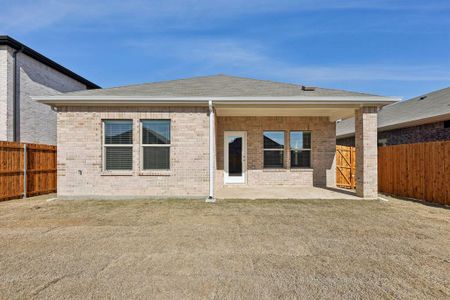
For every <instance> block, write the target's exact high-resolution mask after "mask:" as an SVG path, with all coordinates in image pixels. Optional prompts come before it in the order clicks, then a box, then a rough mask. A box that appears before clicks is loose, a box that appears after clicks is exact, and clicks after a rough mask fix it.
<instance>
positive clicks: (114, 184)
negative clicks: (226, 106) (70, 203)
mask: <svg viewBox="0 0 450 300" xmlns="http://www.w3.org/2000/svg"><path fill="white" fill-rule="evenodd" d="M104 119H131V120H133V143H134V145H133V168H134V170H133V171H131V172H119V173H117V172H116V173H115V174H121V176H116V175H112V173H108V172H103V171H102V136H103V133H102V120H104ZM141 119H170V120H171V148H170V156H171V160H170V163H171V169H170V171H161V172H157V171H154V172H146V173H142V172H141V171H140V151H141V147H140V143H139V142H140V132H139V131H140V120H141ZM80 173H81V174H80ZM208 192H209V117H208V110H207V108H195V107H190V108H189V107H186V108H182V107H164V108H150V107H147V108H144V107H141V108H138V107H135V108H133V107H116V108H111V107H109V108H108V107H83V108H81V107H78V108H77V107H67V108H60V109H59V111H58V197H61V198H63V199H64V198H66V199H73V198H83V199H89V198H100V199H102V198H112V199H113V198H119V199H125V198H126V197H133V198H139V197H143V198H149V197H155V198H171V197H184V198H189V197H194V198H206V197H207V196H208Z"/></svg>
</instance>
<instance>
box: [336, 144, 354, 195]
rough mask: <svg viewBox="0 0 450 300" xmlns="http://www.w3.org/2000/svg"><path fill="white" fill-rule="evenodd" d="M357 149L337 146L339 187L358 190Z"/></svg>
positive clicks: (337, 180)
mask: <svg viewBox="0 0 450 300" xmlns="http://www.w3.org/2000/svg"><path fill="white" fill-rule="evenodd" d="M355 153H356V151H355V147H348V146H339V145H337V146H336V185H337V186H338V187H343V188H348V189H355V188H356V155H355Z"/></svg>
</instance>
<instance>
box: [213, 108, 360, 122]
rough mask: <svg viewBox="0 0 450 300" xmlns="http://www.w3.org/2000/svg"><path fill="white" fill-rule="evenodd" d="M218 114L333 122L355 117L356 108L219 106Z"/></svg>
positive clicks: (222, 115)
mask: <svg viewBox="0 0 450 300" xmlns="http://www.w3.org/2000/svg"><path fill="white" fill-rule="evenodd" d="M216 112H217V116H219V117H231V116H234V117H264V116H275V117H328V118H329V119H330V121H331V122H334V121H336V120H339V119H345V118H349V117H353V116H354V115H355V108H351V107H347V108H326V107H322V108H318V107H314V108H304V107H303V108H295V107H289V108H283V107H282V108H274V107H271V108H261V107H258V108H256V107H252V108H250V107H246V108H242V107H241V108H236V107H217V108H216Z"/></svg>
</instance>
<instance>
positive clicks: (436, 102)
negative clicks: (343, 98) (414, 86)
mask: <svg viewBox="0 0 450 300" xmlns="http://www.w3.org/2000/svg"><path fill="white" fill-rule="evenodd" d="M448 119H450V87H448V88H445V89H442V90H438V91H434V92H431V93H429V94H425V95H422V96H419V97H415V98H412V99H409V100H405V101H402V102H397V103H394V104H390V105H387V106H384V107H383V108H382V109H381V110H380V111H379V112H378V131H386V130H392V129H397V128H404V127H410V126H416V125H422V124H427V123H433V122H438V121H443V120H448ZM354 135H355V119H354V118H350V119H346V120H343V121H341V122H338V123H337V125H336V137H337V138H345V137H351V136H354Z"/></svg>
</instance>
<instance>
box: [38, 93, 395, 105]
mask: <svg viewBox="0 0 450 300" xmlns="http://www.w3.org/2000/svg"><path fill="white" fill-rule="evenodd" d="M33 99H34V100H35V101H38V102H40V103H44V104H48V105H52V106H64V105H93V104H99V105H105V104H108V105H114V104H120V105H123V104H134V105H136V104H172V105H177V104H178V105H179V104H188V105H192V104H198V105H207V104H208V102H209V101H213V102H214V103H215V104H220V105H228V104H235V105H237V104H239V105H240V104H275V105H283V104H320V105H328V104H341V105H361V106H384V105H387V104H391V103H395V102H397V101H400V100H401V99H400V98H398V97H380V96H335V97H329V96H328V97H327V96H294V97H214V96H211V97H153V96H152V97H149V96H68V95H64V94H62V95H55V96H39V97H33Z"/></svg>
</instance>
